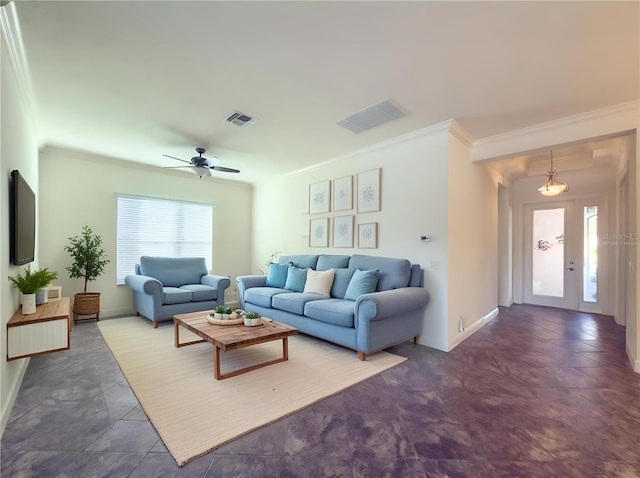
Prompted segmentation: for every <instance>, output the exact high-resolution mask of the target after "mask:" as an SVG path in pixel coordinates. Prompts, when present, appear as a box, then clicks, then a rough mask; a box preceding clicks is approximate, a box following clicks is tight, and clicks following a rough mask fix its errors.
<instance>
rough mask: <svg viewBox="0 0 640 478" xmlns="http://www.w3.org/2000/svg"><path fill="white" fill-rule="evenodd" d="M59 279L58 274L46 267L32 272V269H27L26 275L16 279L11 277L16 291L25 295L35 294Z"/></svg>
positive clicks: (18, 276) (20, 275)
mask: <svg viewBox="0 0 640 478" xmlns="http://www.w3.org/2000/svg"><path fill="white" fill-rule="evenodd" d="M57 278H58V273H57V272H55V271H50V270H49V269H47V268H46V267H45V268H44V269H39V270H36V271H34V272H31V268H29V267H27V268H26V269H25V271H24V275H22V274H18V275H16V276H15V277H9V280H10V281H11V282H12V283H13V285H14V286H15V288H16V289H18V290H19V291H20V292H22V293H23V294H35V293H36V292H38V291H39V290H40V289H42V288H43V287H46V286H47V285H49V284H50V283H51V281H53V280H55V279H57Z"/></svg>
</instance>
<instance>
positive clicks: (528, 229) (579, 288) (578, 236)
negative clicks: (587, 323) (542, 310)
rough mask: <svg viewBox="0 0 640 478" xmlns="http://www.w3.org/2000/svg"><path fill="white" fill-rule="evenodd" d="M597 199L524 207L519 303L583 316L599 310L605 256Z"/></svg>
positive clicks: (601, 211)
mask: <svg viewBox="0 0 640 478" xmlns="http://www.w3.org/2000/svg"><path fill="white" fill-rule="evenodd" d="M603 204H604V201H603V200H602V198H589V199H575V200H571V201H553V202H544V203H536V204H527V205H525V207H524V219H525V222H524V224H525V230H524V288H525V290H524V300H525V302H526V303H528V304H535V305H546V306H552V307H560V308H564V309H572V310H581V311H585V312H598V313H602V312H603V308H604V307H603V305H604V303H605V301H606V297H607V294H606V293H605V290H604V289H605V287H603V284H606V283H607V281H606V280H605V277H606V273H607V267H606V265H607V264H606V255H605V254H602V251H601V247H600V246H599V244H598V238H599V237H605V236H603V234H606V231H605V230H604V228H605V227H606V220H605V211H604V207H603Z"/></svg>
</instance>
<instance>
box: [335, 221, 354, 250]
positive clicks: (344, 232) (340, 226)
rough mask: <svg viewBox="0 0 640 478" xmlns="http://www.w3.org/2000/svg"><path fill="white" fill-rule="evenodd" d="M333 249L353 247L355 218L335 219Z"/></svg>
mask: <svg viewBox="0 0 640 478" xmlns="http://www.w3.org/2000/svg"><path fill="white" fill-rule="evenodd" d="M333 247H353V216H338V217H334V218H333Z"/></svg>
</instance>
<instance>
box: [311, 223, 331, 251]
mask: <svg viewBox="0 0 640 478" xmlns="http://www.w3.org/2000/svg"><path fill="white" fill-rule="evenodd" d="M309 247H329V218H328V217H323V218H318V219H310V220H309Z"/></svg>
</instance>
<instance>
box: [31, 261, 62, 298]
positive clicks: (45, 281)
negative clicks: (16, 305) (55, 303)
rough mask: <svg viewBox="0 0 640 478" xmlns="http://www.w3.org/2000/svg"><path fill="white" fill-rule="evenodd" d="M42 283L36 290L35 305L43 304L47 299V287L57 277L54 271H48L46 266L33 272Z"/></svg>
mask: <svg viewBox="0 0 640 478" xmlns="http://www.w3.org/2000/svg"><path fill="white" fill-rule="evenodd" d="M33 274H34V275H35V276H36V277H37V278H38V279H39V280H40V282H41V283H42V286H41V287H40V289H38V291H37V292H36V305H40V304H44V303H45V302H48V301H49V297H48V295H49V291H48V290H47V287H49V285H50V284H51V282H53V281H54V280H56V279H57V278H58V273H57V272H56V271H50V270H49V269H48V268H46V267H45V268H44V269H39V270H37V271H35V272H34V273H33Z"/></svg>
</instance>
